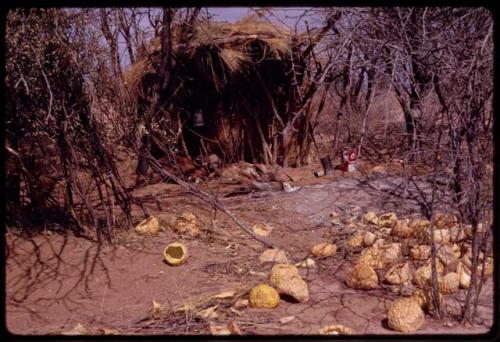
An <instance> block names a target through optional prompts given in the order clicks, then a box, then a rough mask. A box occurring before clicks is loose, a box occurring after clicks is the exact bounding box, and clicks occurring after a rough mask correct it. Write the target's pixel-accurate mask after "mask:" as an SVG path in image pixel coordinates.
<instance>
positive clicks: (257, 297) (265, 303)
mask: <svg viewBox="0 0 500 342" xmlns="http://www.w3.org/2000/svg"><path fill="white" fill-rule="evenodd" d="M248 302H249V304H250V307H252V308H262V309H274V308H275V307H277V306H278V305H279V303H280V295H279V294H278V291H276V289H275V288H273V287H271V286H269V285H267V284H260V285H257V286H255V287H254V288H253V289H252V290H251V291H250V295H249V299H248Z"/></svg>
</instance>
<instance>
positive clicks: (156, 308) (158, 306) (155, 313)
mask: <svg viewBox="0 0 500 342" xmlns="http://www.w3.org/2000/svg"><path fill="white" fill-rule="evenodd" d="M160 311H161V304H160V303H158V302H157V301H156V300H153V313H152V314H151V316H152V317H153V319H156V318H157V317H158V314H159V313H160Z"/></svg>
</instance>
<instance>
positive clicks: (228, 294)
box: [213, 290, 236, 299]
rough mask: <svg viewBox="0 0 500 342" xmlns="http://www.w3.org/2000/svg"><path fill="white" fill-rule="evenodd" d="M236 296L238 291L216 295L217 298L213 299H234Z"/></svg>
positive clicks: (228, 291)
mask: <svg viewBox="0 0 500 342" xmlns="http://www.w3.org/2000/svg"><path fill="white" fill-rule="evenodd" d="M235 294H236V290H227V291H224V292H221V293H219V294H216V295H215V296H213V298H217V299H225V298H232V297H234V295H235Z"/></svg>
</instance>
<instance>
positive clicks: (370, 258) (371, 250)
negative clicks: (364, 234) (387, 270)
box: [357, 247, 384, 269]
mask: <svg viewBox="0 0 500 342" xmlns="http://www.w3.org/2000/svg"><path fill="white" fill-rule="evenodd" d="M357 263H358V264H365V265H368V266H370V267H373V268H375V269H380V268H384V262H383V260H382V253H381V250H380V249H379V248H376V247H368V248H366V249H364V250H363V251H362V252H361V255H360V256H359V257H358V260H357Z"/></svg>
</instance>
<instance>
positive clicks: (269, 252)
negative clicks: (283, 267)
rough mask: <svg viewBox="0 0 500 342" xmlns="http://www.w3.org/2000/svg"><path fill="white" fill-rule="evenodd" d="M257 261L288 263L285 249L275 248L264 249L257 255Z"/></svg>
mask: <svg viewBox="0 0 500 342" xmlns="http://www.w3.org/2000/svg"><path fill="white" fill-rule="evenodd" d="M259 261H260V262H274V263H282V264H288V258H287V256H286V253H285V251H283V250H281V249H276V248H273V249H266V250H265V251H264V252H262V254H261V255H259Z"/></svg>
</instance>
